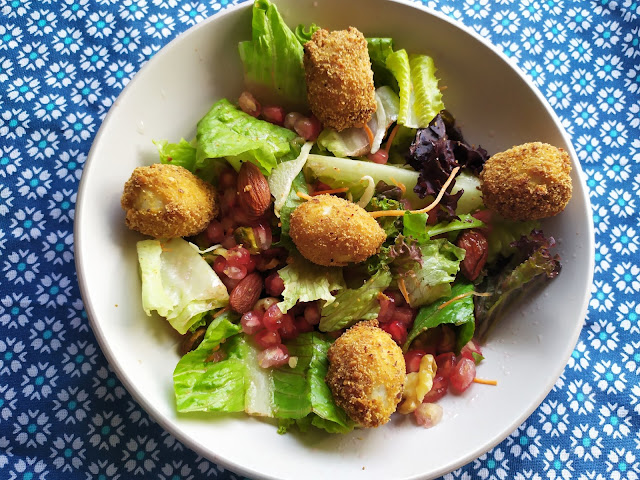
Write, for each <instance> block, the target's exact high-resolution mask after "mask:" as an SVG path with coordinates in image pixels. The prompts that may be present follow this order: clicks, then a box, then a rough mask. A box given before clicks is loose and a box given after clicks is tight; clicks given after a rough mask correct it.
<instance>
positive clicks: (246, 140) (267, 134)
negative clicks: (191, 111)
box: [195, 99, 298, 174]
mask: <svg viewBox="0 0 640 480" xmlns="http://www.w3.org/2000/svg"><path fill="white" fill-rule="evenodd" d="M296 136H297V135H296V133H295V132H293V131H291V130H289V129H287V128H283V127H279V126H277V125H274V124H272V123H269V122H265V121H264V120H259V119H257V118H254V117H252V116H251V115H248V114H246V113H244V112H243V111H242V110H239V109H238V108H236V107H235V106H234V105H232V104H231V103H230V102H229V101H228V100H226V99H221V100H219V101H217V102H216V103H215V104H214V105H213V106H212V107H211V109H210V110H209V112H208V113H207V114H206V115H205V116H204V117H203V118H202V119H201V120H200V121H199V122H198V127H197V134H196V138H197V142H198V147H197V151H196V163H195V168H206V167H207V165H208V164H209V163H210V162H211V159H217V158H222V157H224V158H226V159H227V161H228V162H229V163H230V164H231V166H233V167H234V168H235V169H236V170H239V169H240V165H241V164H242V162H247V161H248V162H253V163H255V164H256V165H257V166H258V167H260V170H262V172H263V173H265V174H269V173H270V172H271V170H272V169H273V167H275V166H276V165H277V163H278V160H279V159H282V158H283V157H284V158H287V157H285V156H291V155H295V156H297V154H298V150H297V149H295V150H294V147H293V145H292V143H291V141H292V140H293V139H294V138H296Z"/></svg>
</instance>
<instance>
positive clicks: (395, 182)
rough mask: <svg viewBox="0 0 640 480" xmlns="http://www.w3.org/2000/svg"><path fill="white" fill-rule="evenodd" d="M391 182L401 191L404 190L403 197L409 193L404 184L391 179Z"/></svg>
mask: <svg viewBox="0 0 640 480" xmlns="http://www.w3.org/2000/svg"><path fill="white" fill-rule="evenodd" d="M391 181H392V182H393V184H394V185H395V186H396V187H398V188H399V189H400V190H402V195H404V194H405V193H407V187H405V185H404V183H401V182H399V181H397V180H396V179H395V178H393V177H391Z"/></svg>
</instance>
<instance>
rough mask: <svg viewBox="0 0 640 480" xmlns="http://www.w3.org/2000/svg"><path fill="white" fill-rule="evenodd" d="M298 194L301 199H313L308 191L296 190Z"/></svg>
mask: <svg viewBox="0 0 640 480" xmlns="http://www.w3.org/2000/svg"><path fill="white" fill-rule="evenodd" d="M296 195H298V196H299V197H300V198H301V199H303V200H311V198H312V197H311V196H309V195H307V194H306V193H302V192H296Z"/></svg>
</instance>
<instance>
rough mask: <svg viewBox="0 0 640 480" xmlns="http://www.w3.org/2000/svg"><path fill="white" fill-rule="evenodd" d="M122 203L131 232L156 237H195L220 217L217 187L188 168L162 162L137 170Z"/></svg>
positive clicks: (125, 190)
mask: <svg viewBox="0 0 640 480" xmlns="http://www.w3.org/2000/svg"><path fill="white" fill-rule="evenodd" d="M120 203H121V205H122V208H123V209H124V210H125V212H126V218H125V223H126V224H127V226H128V227H129V228H130V229H132V230H136V231H138V232H140V233H143V234H145V235H150V236H152V237H156V238H173V237H188V236H191V235H195V234H197V233H200V232H201V231H203V230H204V229H205V228H207V225H208V224H209V222H210V221H211V220H212V219H213V218H214V217H215V216H216V215H217V214H218V204H217V202H216V191H215V188H214V187H213V185H211V184H210V183H207V182H205V181H204V180H202V179H200V178H198V177H196V176H195V175H194V174H193V173H191V172H190V171H189V170H187V169H186V168H184V167H180V166H177V165H164V164H160V163H158V164H155V165H151V166H148V167H138V168H136V169H135V170H134V171H133V173H132V174H131V177H130V178H129V180H127V182H126V183H125V185H124V193H123V194H122V199H121V201H120Z"/></svg>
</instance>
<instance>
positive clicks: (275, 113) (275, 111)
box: [262, 106, 286, 126]
mask: <svg viewBox="0 0 640 480" xmlns="http://www.w3.org/2000/svg"><path fill="white" fill-rule="evenodd" d="M285 115H286V112H285V111H284V108H282V107H274V106H268V107H263V108H262V118H264V119H265V120H266V121H267V122H269V123H274V124H276V125H280V126H283V125H284V117H285Z"/></svg>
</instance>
